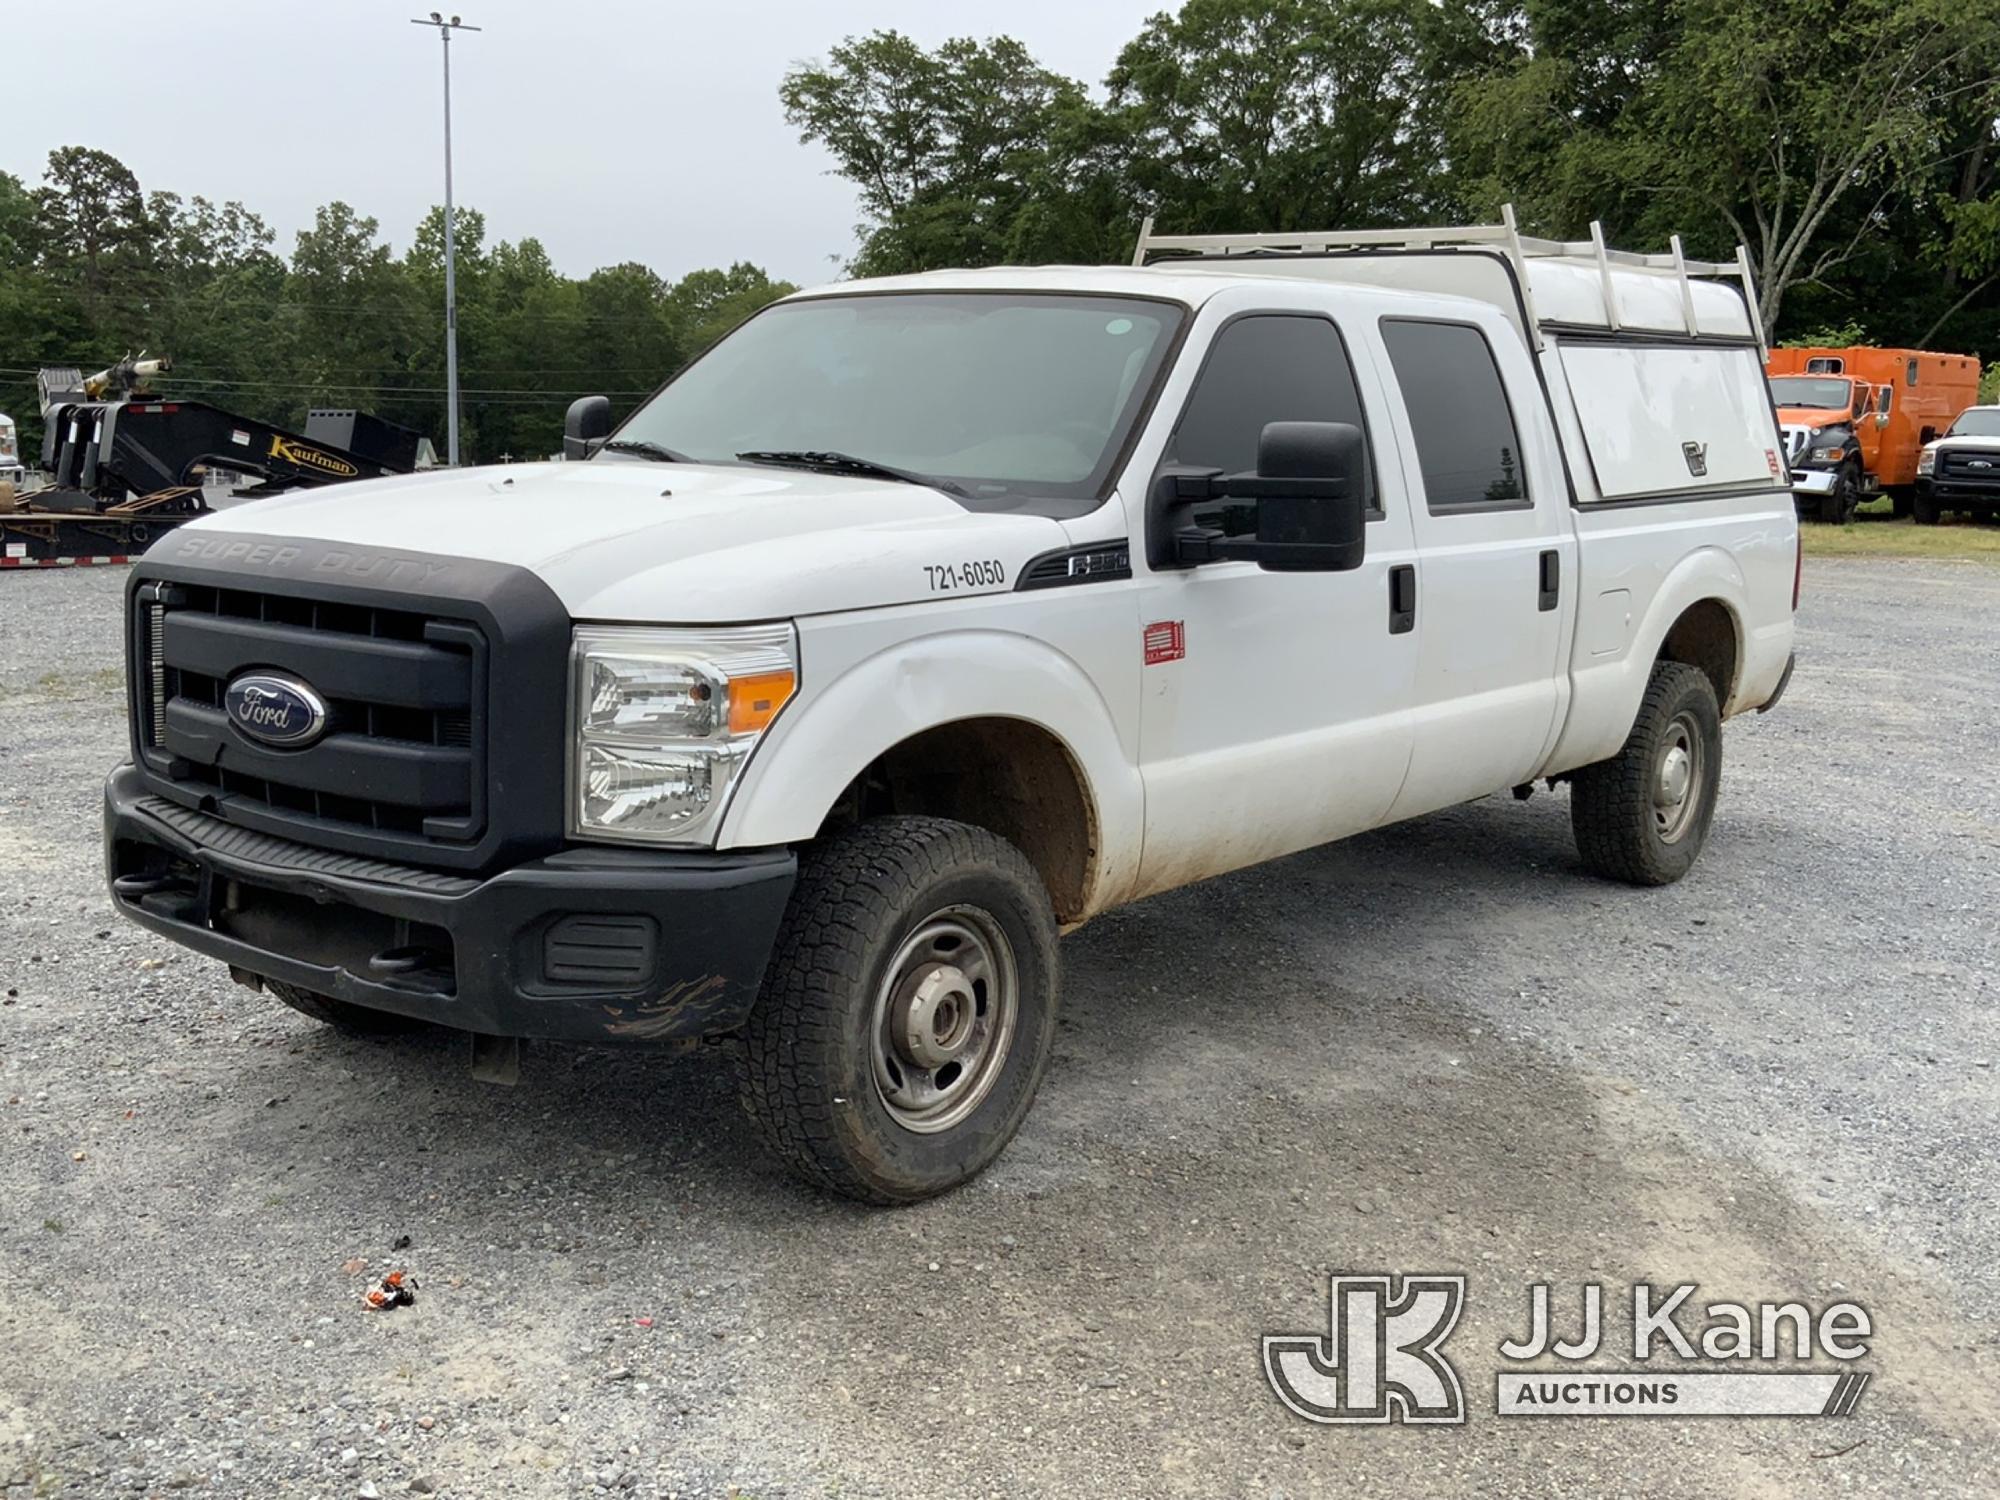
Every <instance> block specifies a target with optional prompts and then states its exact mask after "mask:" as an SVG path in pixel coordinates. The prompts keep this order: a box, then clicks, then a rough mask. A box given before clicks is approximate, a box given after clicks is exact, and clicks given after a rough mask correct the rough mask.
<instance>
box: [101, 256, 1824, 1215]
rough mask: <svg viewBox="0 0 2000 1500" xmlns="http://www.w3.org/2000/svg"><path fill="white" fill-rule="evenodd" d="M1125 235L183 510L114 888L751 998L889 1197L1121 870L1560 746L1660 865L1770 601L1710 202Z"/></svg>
mask: <svg viewBox="0 0 2000 1500" xmlns="http://www.w3.org/2000/svg"><path fill="white" fill-rule="evenodd" d="M1137 259H1138V260H1139V262H1140V264H1138V265H1135V266H1131V267H1010V268H996V269H985V270H968V271H948V272H936V273H930V274H926V275H919V276H908V277H896V278H887V279H882V280H875V281H864V282H853V283H845V284H837V285H832V286H826V287H820V288H816V289H813V290H810V291H805V292H801V293H799V294H797V295H796V296H793V297H790V298H787V299H784V300H783V301H780V302H778V303H775V304H773V305H772V306H771V307H768V308H766V309H764V310H763V311H761V312H759V313H757V314H756V315H755V316H753V317H752V318H750V319H749V320H748V321H747V322H746V323H744V324H743V325H742V326H740V327H739V328H738V329H737V330H736V331H735V332H733V333H732V334H730V335H729V336H728V337H727V338H725V339H724V340H722V341H721V343H719V344H718V345H717V346H715V347H714V348H713V349H711V350H710V351H709V352H708V353H706V354H705V355H703V356H702V358H701V359H699V360H697V361H696V362H695V363H694V364H693V365H691V366H690V367H688V369H686V370H684V371H683V372H682V373H681V374H679V375H677V376H676V377H674V379H673V380H672V381H670V382H669V383H668V384H667V385H666V386H664V387H663V388H662V389H661V390H660V391H659V392H658V393H656V394H655V396H654V397H652V398H651V399H650V400H649V401H647V402H646V403H644V404H642V405H641V406H640V408H639V409H638V410H637V411H636V412H634V413H633V414H632V415H631V416H630V417H629V418H627V419H626V420H625V421H624V422H623V423H622V424H621V425H619V426H618V427H617V428H616V429H615V430H613V429H612V428H611V424H610V420H609V410H608V406H607V405H606V404H605V403H604V402H603V400H602V398H596V399H595V400H593V399H590V398H586V399H585V400H583V401H580V402H578V403H577V405H576V406H575V407H573V408H572V410H571V414H570V421H569V425H568V431H567V434H566V436H565V440H564V449H565V455H566V457H567V458H568V459H569V460H571V461H568V462H561V463H547V464H522V465H510V466H506V467H504V468H496V469H486V470H480V469H472V470H463V469H460V470H450V469H447V470H439V471H436V472H433V473H429V474H412V475H406V476H400V477H396V478H391V479H385V480H380V481H370V482H361V483H354V484H348V485H343V486H340V487H339V490H338V493H337V494H334V493H302V494H299V495H294V496H286V497H281V498H278V499H274V500H269V501H262V502H258V503H256V504H253V505H249V506H244V507H242V508H239V509H236V510H232V511H230V512H228V513H227V514H226V515H222V516H216V517H205V518H203V519H201V520H198V521H195V522H193V523H191V524H189V525H187V526H185V527H183V528H181V529H180V530H179V531H178V532H177V533H175V535H174V536H173V537H172V538H170V539H168V540H166V541H163V542H162V543H160V544H159V545H157V546H156V547H155V548H154V549H153V550H152V551H151V552H149V553H148V554H147V556H146V557H145V558H144V559H143V560H142V561H141V562H140V564H139V565H138V567H137V569H136V570H135V579H134V583H133V587H132V593H131V601H132V603H131V609H132V620H131V622H130V624H131V628H130V631H129V636H128V638H129V640H130V642H131V646H130V650H131V653H132V662H131V670H130V671H129V672H128V674H127V677H128V681H129V682H130V684H131V691H132V694H133V697H132V701H131V705H130V707H131V715H130V717H131V723H132V734H133V739H132V746H131V760H130V763H129V764H127V765H125V766H123V767H121V768H119V770H118V771H117V772H116V773H115V774H114V775H113V776H112V778H111V782H110V785H109V787H108V789H107V810H106V819H107V831H106V845H107V851H108V860H109V865H110V872H111V878H112V890H113V895H114V899H115V900H116V901H117V903H118V905H119V907H120V909H121V910H122V911H123V912H125V914H126V915H128V916H130V917H131V918H132V919H133V920H135V921H138V922H140V923H142V924H144V925H146V926H148V927H150V928H152V929H154V930H155V931H158V932H161V933H164V934H166V935H168V936H170V937H172V938H174V939H176V940H177V941H180V942H182V943H184V944H186V945H188V946H189V947H191V948H194V949H196V950H198V951H200V952H203V953H206V954H208V955H210V956H212V957H214V958H217V959H219V960H221V961H223V962H225V963H227V964H228V965H229V966H230V967H231V970H232V972H233V973H234V974H235V975H236V976H237V977H238V978H240V979H242V980H243V981H244V982H246V983H250V984H253V985H259V986H263V987H266V988H268V989H269V990H270V991H271V992H272V993H273V994H274V995H275V996H276V997H277V998H278V999H280V1000H282V1001H284V1003H286V1004H288V1005H291V1006H293V1007H294V1008H295V1009H298V1010H300V1011H302V1012H304V1013H305V1014H307V1015H310V1016H313V1017H315V1018H317V1019H319V1020H322V1021H326V1022H329V1023H331V1024H336V1025H347V1026H363V1025H368V1024H370V1023H371V1021H374V1022H379V1021H381V1020H382V1019H383V1018H384V1017H387V1018H390V1019H392V1020H393V1019H408V1018H416V1019H421V1020H426V1021H431V1022H436V1023H440V1024H444V1025H450V1026H457V1027H460V1028H462V1029H464V1030H467V1031H470V1032H472V1033H474V1034H475V1035H476V1036H479V1037H481V1038H484V1039H485V1040H483V1041H482V1042H481V1043H480V1044H479V1046H480V1049H481V1050H480V1051H479V1052H478V1054H477V1055H479V1056H481V1057H482V1058H484V1059H485V1060H486V1061H485V1064H484V1066H486V1067H487V1068H488V1070H489V1071H492V1072H496V1073H497V1072H502V1071H504V1070H505V1068H504V1061H505V1056H504V1054H503V1052H502V1051H501V1049H503V1048H505V1047H507V1046H511V1045H514V1039H519V1038H522V1037H531V1038H554V1039H562V1040H586V1041H592V1042H598V1043H614V1044H619V1045H653V1044H659V1043H671V1042H675V1041H682V1040H686V1039H688V1038H690V1037H724V1038H729V1039H731V1041H732V1046H733V1049H734V1050H735V1051H737V1052H738V1053H739V1054H740V1055H741V1057H742V1058H743V1060H744V1064H745V1079H746V1085H745V1087H746V1098H747V1100H748V1102H749V1104H750V1107H751V1112H752V1115H753V1117H754V1118H755V1119H756V1120H757V1121H758V1122H759V1125H760V1127H761V1128H762V1130H763V1131H764V1134H765V1136H766V1138H767V1140H768V1141H769V1142H770V1143H771V1145H772V1146H773V1148H774V1149H775V1150H776V1151H777V1153H778V1154H779V1155H780V1156H781V1157H782V1158H783V1159H784V1160H785V1161H786V1162H787V1163H789V1164H790V1165H791V1166H792V1167H793V1168H794V1169H795V1170H797V1171H798V1172H799V1173H800V1174H801V1175H803V1176H804V1177H806V1178H807V1179H809V1180H810V1181H812V1182H815V1183H818V1184H820V1185H822V1186H824V1187H827V1188H830V1189H832V1190H834V1191H838V1192H842V1193H846V1194H849V1195H852V1196H854V1197H857V1198H861V1199H865V1200H868V1201H873V1202H902V1201H909V1200H911V1199H915V1198H921V1197H924V1196H926V1195H928V1194H931V1193H936V1192H939V1191H942V1190H944V1189H945V1188H948V1187H950V1186H952V1185H953V1184H955V1183H958V1182H960V1181H963V1180H964V1179H965V1178H967V1177H968V1176H970V1175H971V1174H973V1173H974V1172H977V1171H978V1170H979V1169H980V1168H981V1167H982V1166H983V1165H985V1164H986V1163H987V1162H988V1161H990V1160H992V1159H993V1157H994V1156H995V1155H996V1154H997V1153H998V1152H999V1151H1000V1150H1001V1149H1002V1147H1003V1146H1004V1145H1005V1144H1006V1142H1007V1140H1008V1139H1009V1137H1011V1135H1012V1134H1013V1132H1014V1130H1015V1129H1016V1127H1017V1126H1018V1125H1019V1124H1020V1121H1021V1119H1022V1117H1023V1115H1024V1114H1025V1112H1026V1110H1027V1108H1028V1105H1029V1102H1030V1100H1031V1099H1032V1097H1033V1095H1034V1092H1035V1088H1036V1086H1037V1083H1038V1081H1039V1078H1040V1076H1041V1073H1042V1070H1043V1068H1044V1066H1045V1064H1046V1062H1047V1059H1048V1056H1049V1049H1050V1045H1051V1040H1052V1037H1053V1035H1054V1025H1055V1015H1056V1009H1057V1003H1058V998H1059V997H1058V989H1059V986H1058V974H1059V969H1060V956H1059V948H1058V945H1057V941H1056V939H1057V935H1058V933H1059V932H1060V931H1063V930H1067V929H1069V928H1073V927H1075V926H1076V925H1078V924H1080V923H1083V922H1086V921H1088V920H1090V919H1091V918H1093V917H1094V916H1096V915H1098V914H1099V913H1102V912H1105V911H1108V910H1110V909H1112V908H1114V907H1117V906H1119V905H1121V904H1124V903H1127V902H1131V901H1135V900H1137V899H1139V898H1141V897H1144V896H1146V895H1149V894H1151V893H1153V892H1158V891H1165V890H1169V889H1172V888H1174V887H1176V886H1180V885H1185V884H1187V883H1189V882H1191V881H1195V880H1201V879H1204V878H1207V877H1210V876H1214V875H1218V874H1221V873H1222V872H1225V871H1229V870H1234V869H1238V868H1241V867H1244V866H1247V865H1251V864H1255V863H1257V862H1259V861H1263V860H1269V859H1273V858H1276V857H1279V856H1282V855H1286V854H1290V853H1292V852H1294V851H1297V850H1300V849H1304V848H1308V847H1311V846H1314V845H1317V844H1322V843H1326V842H1328V841H1330V840H1334V839H1339V838H1343V837H1346V836H1348V835H1350V834H1354V833H1359V832H1362V831H1364V830H1368V829H1374V828H1379V827H1382V826H1384V825H1387V824H1391V823H1395V822H1398V821H1401V820H1403V819H1408V818H1414V817H1419V816H1422V815H1424V814H1426V813H1430V812H1433V811H1435V810H1437V809H1440V808H1444V807H1449V806H1452V805H1454V804H1457V803H1462V802H1466V801H1468V800H1471V799H1475V798H1480V797H1485V796H1487V795H1489V794H1492V793H1494V792H1504V791H1507V790H1509V789H1513V790H1514V791H1515V792H1516V793H1517V794H1519V795H1526V794H1527V793H1528V792H1529V791H1530V790H1532V789H1533V788H1534V787H1536V786H1539V785H1543V784H1548V785H1550V786H1552V787H1553V786H1556V785H1566V787H1567V796H1568V798H1569V802H1570V814H1571V821H1572V824H1573V826H1574V829H1575V836H1576V842H1577V848H1578V852H1579V855H1580V857H1581V862H1582V864H1583V866H1584V867H1585V868H1586V869H1587V870H1589V871H1591V872H1593V873H1595V874H1597V875H1600V876H1606V877H1610V878H1614V879H1618V880H1623V881H1627V882H1631V883H1635V884H1660V883H1664V882H1666V881H1671V880H1676V879H1679V878H1680V877H1681V876H1683V875H1684V874H1686V873H1687V872H1688V870H1689V869H1690V868H1691V867H1692V866H1693V864H1694V862H1695V859H1696V856H1697V855H1698V853H1699V852H1700V850H1701V848H1702V846H1703V843H1704V841H1705V839H1706V836H1707V832H1708V828H1709V825H1710V819H1711V818H1712V817H1713V816H1714V815H1715V813H1716V808H1717V793H1718V788H1719V786H1720V784H1721V783H1720V766H1721V759H1722V750H1723V739H1722V724H1723V721H1724V720H1726V719H1728V718H1729V717H1731V716H1733V715H1737V714H1741V713H1744V712H1746V711H1749V710H1762V709H1767V708H1769V707H1771V706H1772V705H1773V704H1775V703H1776V701H1777V699H1778V698H1779V696H1780V695H1781V693H1782V692H1783V690H1784V686H1785V683H1786V681H1787V680H1788V678H1789V675H1790V671H1791V662H1792V639H1793V610H1794V608H1795V606H1796V597H1797V596H1796V588H1797V578H1798V573H1797V569H1798V550H1797V549H1798V525H1797V519H1796V515H1795V512H1794V506H1793V502H1792V496H1791V493H1790V490H1789V488H1788V486H1787V474H1786V470H1785V466H1784V464H1783V463H1782V462H1781V461H1780V455H1779V439H1778V434H1777V430H1776V426H1775V423H1774V420H1773V416H1772V411H1771V406H1770V402H1769V399H1768V393H1767V390H1766V387H1765V384H1764V379H1763V374H1762V360H1761V347H1760V346H1761V337H1760V331H1759V329H1758V327H1757V325H1756V320H1755V315H1754V312H1753V311H1752V309H1753V307H1754V299H1753V297H1752V296H1751V295H1750V286H1749V277H1748V274H1747V271H1746V270H1745V269H1744V267H1743V265H1742V262H1741V260H1740V258H1739V261H1738V263H1737V264H1736V265H1735V266H1728V265H1699V264H1695V263H1691V262H1689V261H1687V260H1686V259H1685V257H1684V256H1682V255H1681V254H1680V252H1679V250H1678V248H1676V249H1674V250H1673V251H1672V252H1671V253H1670V254H1668V255H1661V256H1632V255H1625V254H1620V253H1617V252H1613V251H1610V250H1608V249H1606V248H1605V247H1604V246H1603V244H1602V239H1601V236H1593V238H1592V240H1590V241H1588V242H1584V243H1582V244H1556V243H1552V242H1539V241H1531V240H1526V239H1523V238H1522V237H1521V236H1519V235H1518V234H1517V233H1516V232H1515V231H1514V228H1513V226H1512V223H1511V219H1510V220H1509V222H1507V223H1503V224H1501V225H1496V226H1489V227H1475V228H1471V229H1444V230H1420V231H1412V232H1409V233H1407V234H1384V233H1380V232H1371V233H1361V234H1326V235H1317V234H1315V235H1309V236H1303V237H1301V236H1288V237H1275V236H1248V237H1245V236H1218V237H1210V236H1202V237H1178V236H1154V235H1152V234H1150V233H1148V235H1147V236H1146V237H1144V238H1143V239H1142V240H1141V243H1140V245H1139V250H1138V256H1137ZM576 460H583V461H581V462H579V461H576ZM225 891H226V892H227V895H228V899H227V901H226V902H217V901H214V900H211V899H210V897H211V895H213V894H214V893H217V892H225ZM1251 1000H1252V997H1250V996H1248V995H1245V996H1218V997H1217V1003H1218V1005H1226V1004H1230V1003H1237V1002H1250V1001H1251Z"/></svg>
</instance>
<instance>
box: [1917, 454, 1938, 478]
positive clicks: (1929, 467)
mask: <svg viewBox="0 0 2000 1500" xmlns="http://www.w3.org/2000/svg"><path fill="white" fill-rule="evenodd" d="M1936 468H1937V449H1935V448H1926V449H1924V451H1923V452H1921V453H1919V454H1918V455H1917V472H1918V473H1919V474H1929V473H1932V472H1933V471H1935V470H1936Z"/></svg>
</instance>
